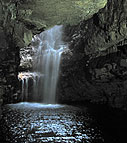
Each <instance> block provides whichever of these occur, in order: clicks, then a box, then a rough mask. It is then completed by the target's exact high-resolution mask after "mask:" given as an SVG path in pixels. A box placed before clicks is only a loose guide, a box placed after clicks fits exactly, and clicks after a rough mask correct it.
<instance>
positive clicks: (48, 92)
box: [22, 25, 67, 104]
mask: <svg viewBox="0 0 127 143" xmlns="http://www.w3.org/2000/svg"><path fill="white" fill-rule="evenodd" d="M62 29H63V26H62V25H60V26H58V25H56V26H54V27H53V28H51V29H49V30H46V31H44V32H42V33H41V34H39V35H36V36H34V38H33V40H32V43H37V46H35V47H34V49H35V51H36V52H35V55H34V61H33V73H30V75H31V76H32V79H33V88H32V89H31V90H32V95H31V97H32V101H33V102H41V103H48V104H54V103H56V88H57V81H58V76H59V68H60V61H61V54H62V52H63V51H64V50H65V48H66V47H67V45H65V44H64V42H63V41H62V34H63V32H62ZM35 45H36V44H35ZM31 76H30V77H31ZM25 79H26V78H25ZM22 84H23V85H22V92H23V94H25V95H22V96H24V97H25V99H26V97H27V98H28V93H26V92H28V84H29V83H28V79H26V80H23V81H22ZM24 86H25V87H24ZM24 88H25V89H24ZM24 92H25V93H24Z"/></svg>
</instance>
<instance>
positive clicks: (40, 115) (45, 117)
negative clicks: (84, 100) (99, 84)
mask: <svg viewBox="0 0 127 143" xmlns="http://www.w3.org/2000/svg"><path fill="white" fill-rule="evenodd" d="M1 140H2V141H1V143H103V142H104V138H103V136H102V132H101V131H100V130H99V127H98V126H97V124H96V122H95V120H94V119H93V118H92V117H91V115H90V114H89V113H88V111H87V108H83V109H81V108H79V107H74V106H69V105H59V104H54V105H53V104H47V105H46V104H39V103H27V102H25V103H18V104H10V105H5V106H4V108H3V116H2V120H1Z"/></svg>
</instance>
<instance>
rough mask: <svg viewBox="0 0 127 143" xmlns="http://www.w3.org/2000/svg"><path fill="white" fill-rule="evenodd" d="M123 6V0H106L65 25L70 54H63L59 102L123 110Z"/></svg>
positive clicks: (126, 18)
mask: <svg viewBox="0 0 127 143" xmlns="http://www.w3.org/2000/svg"><path fill="white" fill-rule="evenodd" d="M126 8H127V0H108V3H107V5H106V6H105V8H103V9H101V10H100V11H99V12H98V13H96V14H94V15H93V17H92V18H90V19H89V20H87V21H86V20H84V21H82V22H81V23H80V24H79V25H77V26H73V27H72V26H70V27H66V28H65V31H66V36H68V38H66V40H68V41H70V46H69V47H70V53H68V54H65V55H63V62H62V65H61V76H60V80H59V88H60V90H59V94H60V95H61V96H60V99H59V101H61V102H66V101H70V102H79V103H80V102H83V101H86V100H89V101H90V102H94V103H102V104H108V105H110V106H112V107H116V108H121V109H127V85H126V84H127V50H126V49H127V10H126ZM69 37H71V38H69Z"/></svg>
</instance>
